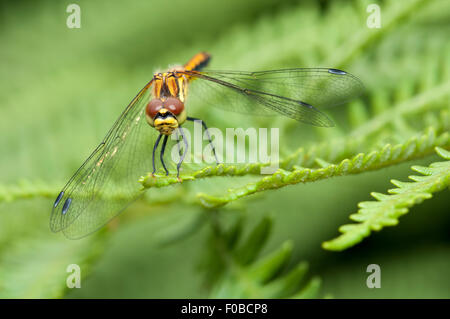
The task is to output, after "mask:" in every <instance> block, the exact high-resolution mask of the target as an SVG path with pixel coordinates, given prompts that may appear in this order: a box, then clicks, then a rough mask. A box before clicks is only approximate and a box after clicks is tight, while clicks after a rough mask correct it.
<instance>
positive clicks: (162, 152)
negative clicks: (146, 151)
mask: <svg viewBox="0 0 450 319" xmlns="http://www.w3.org/2000/svg"><path fill="white" fill-rule="evenodd" d="M168 137H169V136H168V135H164V140H163V144H162V146H161V153H160V154H159V159H160V160H161V164H162V166H163V167H164V170H165V171H166V176H167V175H169V171H168V170H167V168H166V164H164V151H165V150H166V144H167V138H168Z"/></svg>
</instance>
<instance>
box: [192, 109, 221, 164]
mask: <svg viewBox="0 0 450 319" xmlns="http://www.w3.org/2000/svg"><path fill="white" fill-rule="evenodd" d="M186 119H187V120H188V121H200V122H202V126H203V129H204V130H205V132H206V136H207V137H208V141H209V144H211V148H212V151H213V154H214V157H215V158H216V164H217V165H219V164H220V162H219V159H218V158H217V155H216V149H215V148H214V144H213V142H212V140H211V135H209V131H208V127H207V126H206V123H205V121H203V120H201V119H198V118H195V117H189V116H188V117H187V118H186Z"/></svg>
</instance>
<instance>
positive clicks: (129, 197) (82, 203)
mask: <svg viewBox="0 0 450 319" xmlns="http://www.w3.org/2000/svg"><path fill="white" fill-rule="evenodd" d="M210 59H211V56H210V54H208V53H206V52H200V53H198V54H196V55H194V56H193V57H192V58H191V59H190V60H189V61H188V62H187V63H186V64H184V65H182V66H175V67H172V68H170V69H168V70H167V71H165V72H156V73H154V75H153V77H152V79H151V80H150V81H149V82H148V83H147V84H146V85H145V86H144V87H143V88H142V89H141V90H140V91H139V92H138V94H137V95H136V96H135V97H134V98H133V99H132V100H131V102H130V103H129V104H128V106H127V107H126V108H125V110H124V111H123V112H122V113H121V114H120V116H119V117H118V119H117V120H116V122H115V123H114V125H113V126H112V128H111V129H110V130H109V131H108V133H107V134H106V136H105V138H104V139H103V140H102V141H101V143H100V144H99V145H98V146H97V147H96V148H95V150H94V151H93V152H92V154H91V155H90V156H89V157H88V158H87V159H86V161H85V162H84V163H83V164H82V166H81V167H80V168H79V169H78V170H77V171H76V172H75V174H74V175H73V176H72V177H71V178H70V180H69V181H68V182H67V184H66V185H65V186H64V188H63V189H62V191H61V192H60V193H59V195H58V196H57V198H56V200H55V202H54V204H53V209H52V213H51V216H50V228H51V230H52V231H53V232H60V231H61V232H62V233H63V234H64V235H65V236H66V237H68V238H70V239H78V238H82V237H84V236H86V235H88V234H91V233H92V232H94V231H96V230H98V229H99V228H101V227H102V226H104V225H105V224H106V223H107V222H108V221H110V220H111V219H112V218H114V217H115V216H116V215H118V214H119V213H120V212H122V211H123V210H124V209H125V208H126V207H127V206H128V205H129V204H130V203H132V202H133V201H134V200H135V199H137V198H138V197H139V196H140V195H141V194H142V193H143V192H144V190H143V187H142V185H141V184H140V183H139V182H138V181H139V178H140V177H141V176H144V175H146V173H147V172H148V171H149V169H150V168H152V174H153V176H154V178H158V177H157V176H155V173H156V171H157V170H156V164H155V156H156V152H157V149H158V146H159V145H160V144H161V149H160V154H159V155H160V162H161V164H162V168H163V169H164V172H165V174H166V175H169V170H168V168H167V165H166V163H165V160H164V151H165V149H166V147H167V142H168V138H169V136H171V135H172V134H177V135H178V136H177V140H178V141H180V142H181V141H183V143H184V146H185V147H184V150H183V152H182V153H181V151H180V158H179V161H178V162H177V163H176V174H177V177H178V179H179V180H180V177H179V176H180V175H179V174H180V168H181V165H182V162H183V159H184V157H185V155H186V151H187V149H188V147H187V146H188V145H187V139H186V136H185V132H184V129H185V128H183V125H184V124H185V123H186V122H188V121H200V122H201V124H202V128H203V129H204V130H205V133H207V132H208V127H207V125H206V123H205V122H204V121H202V120H201V119H198V118H194V117H190V116H188V112H187V109H188V108H187V105H188V104H189V103H191V102H189V103H188V101H190V100H191V97H192V96H197V98H198V99H200V100H202V99H203V97H204V96H207V95H209V96H216V97H218V100H216V101H214V102H211V103H210V105H211V106H216V107H218V108H220V109H224V110H231V111H235V112H239V113H243V114H250V115H252V116H256V115H265V116H278V115H283V116H286V117H288V118H291V119H293V120H296V121H298V122H301V123H306V124H310V125H314V126H319V127H331V126H333V125H334V123H333V121H332V120H331V119H330V118H329V117H328V116H327V115H326V114H325V113H323V112H322V111H320V108H322V107H329V106H334V105H338V104H342V103H345V102H347V101H349V100H351V99H353V98H354V97H356V96H357V95H359V94H360V93H361V92H362V90H363V85H362V82H361V81H360V80H359V79H358V78H357V77H356V76H354V75H352V74H350V73H348V72H345V71H342V70H339V69H334V68H291V69H279V70H271V71H256V72H244V71H213V70H204V67H206V65H207V64H208V62H209V61H210ZM191 91H192V92H191ZM211 93H212V94H211ZM194 100H195V99H194ZM189 105H190V104H189ZM207 137H208V139H209V143H210V145H211V147H212V150H213V152H214V155H215V156H216V154H215V151H214V147H213V144H212V141H211V137H210V136H209V135H208V134H207ZM180 144H181V143H180ZM150 153H151V154H150ZM216 161H217V163H218V160H217V156H216ZM172 164H173V165H172V166H173V167H175V165H174V163H172ZM180 181H181V180H180Z"/></svg>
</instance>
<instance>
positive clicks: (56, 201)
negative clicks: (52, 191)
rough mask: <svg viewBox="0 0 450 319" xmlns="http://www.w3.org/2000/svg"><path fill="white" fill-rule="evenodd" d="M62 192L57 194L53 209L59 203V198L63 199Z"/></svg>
mask: <svg viewBox="0 0 450 319" xmlns="http://www.w3.org/2000/svg"><path fill="white" fill-rule="evenodd" d="M63 195H64V192H61V193H59V195H58V197H56V200H55V203H54V204H53V207H56V206H58V204H59V202H60V201H61V198H62V197H63Z"/></svg>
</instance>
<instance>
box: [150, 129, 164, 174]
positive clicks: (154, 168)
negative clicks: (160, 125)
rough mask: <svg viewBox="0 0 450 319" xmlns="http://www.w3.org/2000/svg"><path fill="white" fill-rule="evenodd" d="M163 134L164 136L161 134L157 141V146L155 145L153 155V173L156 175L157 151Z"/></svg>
mask: <svg viewBox="0 0 450 319" xmlns="http://www.w3.org/2000/svg"><path fill="white" fill-rule="evenodd" d="M161 136H162V134H159V136H158V138H157V139H156V141H155V146H153V155H152V164H153V172H152V175H154V174H155V172H156V166H155V153H156V149H157V148H158V144H159V141H160V140H161Z"/></svg>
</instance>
